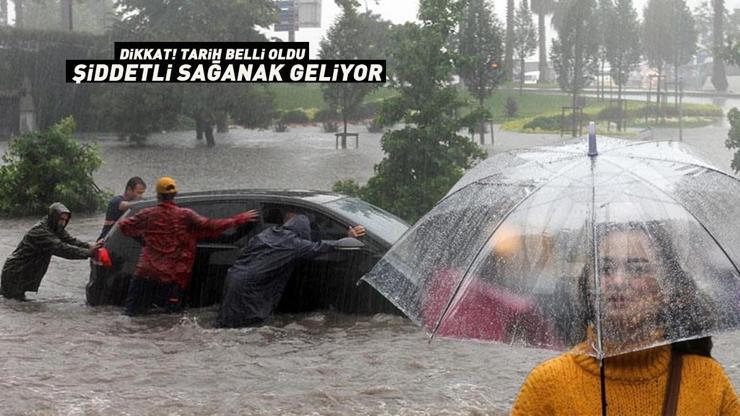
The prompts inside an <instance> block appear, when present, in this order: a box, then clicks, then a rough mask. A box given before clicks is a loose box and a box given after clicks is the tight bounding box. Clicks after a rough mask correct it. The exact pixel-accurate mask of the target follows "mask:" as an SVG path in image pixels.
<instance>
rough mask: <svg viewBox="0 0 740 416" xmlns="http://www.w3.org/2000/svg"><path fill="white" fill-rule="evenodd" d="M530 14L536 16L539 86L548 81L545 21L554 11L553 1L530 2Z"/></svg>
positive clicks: (535, 0)
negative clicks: (532, 13)
mask: <svg viewBox="0 0 740 416" xmlns="http://www.w3.org/2000/svg"><path fill="white" fill-rule="evenodd" d="M531 6H532V12H534V13H536V14H537V36H538V42H539V50H540V52H539V60H540V68H539V69H540V78H539V80H538V81H537V82H538V83H539V84H544V83H547V82H548V81H549V79H550V77H549V74H548V67H547V33H546V28H545V19H546V18H547V15H549V14H552V12H553V11H554V10H555V2H554V1H553V0H532V4H531Z"/></svg>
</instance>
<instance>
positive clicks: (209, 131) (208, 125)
mask: <svg viewBox="0 0 740 416" xmlns="http://www.w3.org/2000/svg"><path fill="white" fill-rule="evenodd" d="M203 124H204V126H203V127H204V133H205V135H206V144H207V145H208V147H213V146H215V145H216V140H215V139H214V137H213V123H212V122H210V121H206V122H205V123H203Z"/></svg>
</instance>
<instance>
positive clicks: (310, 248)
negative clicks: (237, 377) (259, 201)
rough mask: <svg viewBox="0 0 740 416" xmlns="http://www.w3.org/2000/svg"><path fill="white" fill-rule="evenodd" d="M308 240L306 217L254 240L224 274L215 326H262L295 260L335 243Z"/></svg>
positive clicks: (284, 285)
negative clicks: (221, 297)
mask: <svg viewBox="0 0 740 416" xmlns="http://www.w3.org/2000/svg"><path fill="white" fill-rule="evenodd" d="M310 238H311V225H310V222H309V220H308V218H307V217H306V216H305V215H297V216H295V217H293V218H292V219H290V220H289V221H288V222H286V223H285V224H283V225H282V226H275V227H270V228H268V229H266V230H264V231H262V232H261V233H260V234H258V235H256V236H255V237H253V238H252V239H251V240H250V241H249V243H248V244H247V246H246V247H244V248H243V249H242V251H241V252H240V253H239V257H238V258H237V260H236V262H234V265H233V266H231V268H230V269H229V271H228V273H227V274H226V279H225V280H224V292H223V299H222V301H221V307H220V309H219V312H218V324H219V325H220V326H222V327H232V328H233V327H242V326H255V325H261V324H262V323H264V322H265V320H266V319H267V318H269V317H270V315H271V314H272V311H273V310H274V309H275V307H276V306H277V304H278V302H280V298H281V297H282V294H283V291H284V290H285V287H286V285H287V284H288V280H290V276H291V274H292V273H293V268H294V267H295V265H296V263H297V262H298V260H301V259H310V258H313V257H316V256H318V255H320V254H323V253H326V252H329V251H331V250H332V249H333V248H334V246H335V245H336V243H337V241H338V240H337V241H319V242H313V241H311V240H310Z"/></svg>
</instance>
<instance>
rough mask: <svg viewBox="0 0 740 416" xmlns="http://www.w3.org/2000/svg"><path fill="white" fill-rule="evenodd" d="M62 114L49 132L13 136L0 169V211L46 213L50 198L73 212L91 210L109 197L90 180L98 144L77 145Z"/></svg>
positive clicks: (70, 121)
mask: <svg viewBox="0 0 740 416" xmlns="http://www.w3.org/2000/svg"><path fill="white" fill-rule="evenodd" d="M74 130H75V122H74V120H73V119H72V118H71V117H67V118H65V119H64V120H62V121H60V122H59V123H57V124H55V125H53V126H52V127H50V128H49V129H48V130H45V131H42V132H34V133H28V134H25V135H23V136H22V137H20V138H16V139H15V140H13V141H12V142H11V143H10V145H9V147H8V151H7V152H6V153H5V155H3V158H2V160H3V162H4V163H5V164H4V165H3V166H1V167H0V213H2V214H5V215H28V214H45V213H46V212H47V209H48V207H49V205H51V204H52V203H53V202H57V201H58V202H61V203H63V204H64V205H66V206H67V207H68V208H69V209H70V210H71V211H73V212H96V211H98V210H100V209H102V208H103V207H104V206H105V202H106V199H107V198H108V197H109V195H107V194H106V193H104V192H102V191H101V190H100V189H99V188H98V187H97V186H96V185H95V182H93V173H94V172H95V170H97V169H98V168H99V167H100V165H101V163H102V160H101V159H100V156H99V155H98V150H97V146H95V145H90V144H80V143H78V142H77V141H76V140H75V139H74V137H73V135H72V134H73V132H74Z"/></svg>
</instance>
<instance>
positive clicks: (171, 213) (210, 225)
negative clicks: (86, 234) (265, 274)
mask: <svg viewBox="0 0 740 416" xmlns="http://www.w3.org/2000/svg"><path fill="white" fill-rule="evenodd" d="M155 189H156V191H157V200H158V201H159V203H158V204H157V205H156V206H154V207H151V208H145V209H143V210H141V211H140V212H138V213H137V214H136V215H133V216H131V217H128V218H125V219H123V220H121V221H120V222H119V225H118V226H119V229H120V230H121V232H122V233H123V234H124V235H127V236H129V237H138V238H140V239H142V240H143V242H144V244H143V248H142V250H141V256H140V257H139V261H138V263H137V264H136V269H135V270H134V276H133V278H132V279H131V282H130V283H129V289H128V296H127V298H126V311H125V313H126V315H129V316H135V315H140V314H142V313H144V312H146V311H147V309H148V308H149V307H150V306H151V305H152V304H156V305H157V306H160V307H162V308H164V309H165V310H166V311H167V312H177V311H179V310H180V309H181V308H182V299H183V295H184V293H185V291H186V290H187V288H188V285H189V284H190V277H191V273H192V268H193V263H194V262H195V248H196V244H197V240H198V239H200V238H216V237H218V235H219V234H221V233H222V232H224V231H226V230H227V229H229V228H235V227H238V226H240V225H242V224H246V223H248V222H254V221H257V219H258V218H259V213H258V212H257V210H250V211H246V212H243V213H241V214H237V215H235V216H233V217H230V218H223V219H208V218H205V217H202V216H200V215H198V214H197V213H195V211H193V210H191V209H187V208H182V207H179V206H177V204H176V203H175V196H176V195H177V183H175V180H174V179H172V178H170V177H163V178H160V179H159V180H158V181H157V184H156V187H155Z"/></svg>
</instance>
